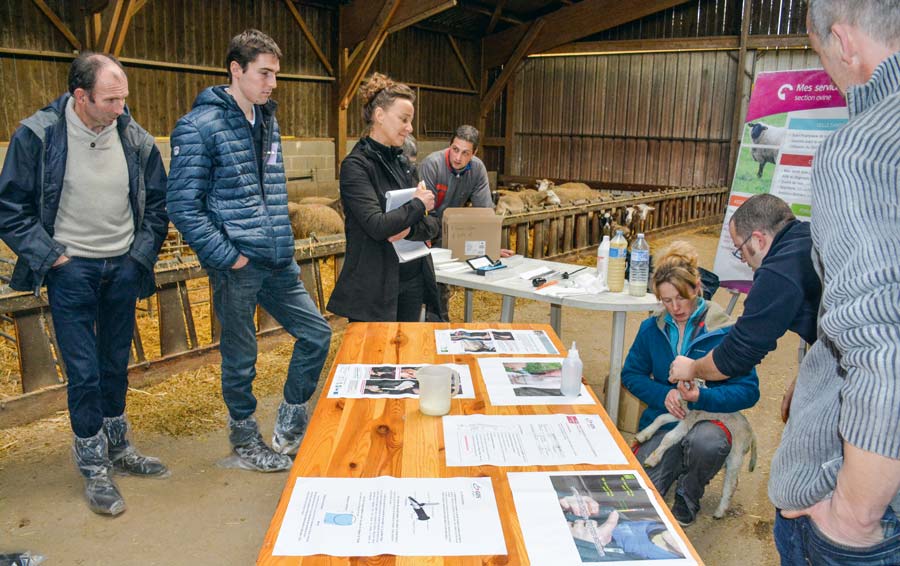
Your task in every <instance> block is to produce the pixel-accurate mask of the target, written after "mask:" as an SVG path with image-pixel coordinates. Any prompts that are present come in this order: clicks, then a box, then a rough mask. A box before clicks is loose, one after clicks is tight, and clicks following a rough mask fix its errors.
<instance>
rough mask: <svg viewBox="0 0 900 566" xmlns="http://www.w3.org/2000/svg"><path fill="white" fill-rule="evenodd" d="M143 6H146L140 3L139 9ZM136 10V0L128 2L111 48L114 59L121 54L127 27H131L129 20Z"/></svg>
mask: <svg viewBox="0 0 900 566" xmlns="http://www.w3.org/2000/svg"><path fill="white" fill-rule="evenodd" d="M144 4H146V2H144V3H142V4H141V7H144ZM137 10H138V8H137V2H136V0H128V2H127V6H126V9H125V16H124V17H123V18H122V25H120V26H119V31H118V33H116V42H115V47H113V51H112V54H113V55H115V56H116V57H118V56H119V54H120V53H121V52H122V47H123V46H124V45H125V36H126V35H127V34H128V27H129V26H130V25H131V19H132V18H134V15H135V14H136V13H137Z"/></svg>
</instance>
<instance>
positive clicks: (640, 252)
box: [628, 234, 650, 297]
mask: <svg viewBox="0 0 900 566" xmlns="http://www.w3.org/2000/svg"><path fill="white" fill-rule="evenodd" d="M649 279H650V244H648V243H647V240H645V239H644V235H643V234H638V237H637V240H635V241H634V243H633V244H631V270H630V272H629V273H628V294H629V295H631V296H632V297H643V296H644V295H646V294H647V281H648V280H649Z"/></svg>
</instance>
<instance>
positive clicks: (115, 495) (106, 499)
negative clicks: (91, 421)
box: [72, 430, 125, 516]
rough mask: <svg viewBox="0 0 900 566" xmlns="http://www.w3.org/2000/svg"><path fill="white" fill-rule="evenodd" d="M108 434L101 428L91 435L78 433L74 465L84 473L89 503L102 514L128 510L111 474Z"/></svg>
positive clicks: (92, 508) (86, 496)
mask: <svg viewBox="0 0 900 566" xmlns="http://www.w3.org/2000/svg"><path fill="white" fill-rule="evenodd" d="M107 448H108V443H107V440H106V434H105V433H104V432H103V431H102V430H101V431H100V432H98V433H97V434H95V435H94V436H91V437H89V438H79V437H78V436H76V437H75V444H74V446H73V448H72V453H73V455H74V456H75V465H76V466H77V467H78V471H79V472H81V475H82V476H84V497H85V499H86V500H87V503H88V507H90V508H91V511H93V512H94V513H99V514H101V515H113V516H115V515H118V514H120V513H122V512H123V511H125V500H124V499H122V494H121V493H120V492H119V488H118V487H116V484H115V483H114V482H113V480H112V477H111V476H110V468H111V467H112V465H111V464H110V462H109V456H108V454H107Z"/></svg>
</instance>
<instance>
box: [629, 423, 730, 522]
mask: <svg viewBox="0 0 900 566" xmlns="http://www.w3.org/2000/svg"><path fill="white" fill-rule="evenodd" d="M670 430H671V429H670ZM667 432H669V431H668V430H658V431H656V434H654V435H653V436H652V437H650V440H648V441H647V442H645V443H643V444H641V445H640V447H639V448H638V451H637V454H636V456H637V459H638V462H641V463H642V464H643V463H644V460H646V459H647V457H648V456H649V455H650V454H651V453H652V452H653V451H654V450H656V447H657V446H659V443H660V442H662V439H663V436H665V435H666V433H667ZM729 452H731V444H730V443H729V442H728V437H727V435H726V434H725V431H724V430H722V429H721V428H719V427H718V426H717V425H715V424H713V423H711V422H709V421H701V422H699V423H697V424H696V425H694V428H692V429H691V430H690V431H689V432H688V433H687V435H685V437H684V438H683V439H682V440H681V443H680V444H676V445H675V446H673V447H671V448H669V450H668V451H667V452H666V453H665V454H664V455H663V457H662V460H660V462H659V464H657V465H655V466H654V467H652V468H645V471H646V472H647V475H648V476H650V481H652V482H653V485H654V486H655V487H656V489H657V491H659V493H660V494H662V495H663V497H665V495H666V493H667V492H668V491H669V488H670V487H672V484H673V483H674V482H675V480H678V486H677V487H676V489H675V493H676V494H678V495H680V496H681V497H683V498H684V501H685V503H687V505H688V507H690V509H691V511H693V512H694V513H696V512H697V511H698V510H699V509H700V499H701V498H702V497H703V491H704V490H705V489H706V484H708V483H709V482H710V480H712V479H713V478H714V477H715V476H716V474H717V473H719V470H720V469H722V466H723V465H724V464H725V459H726V458H727V457H728V453H729Z"/></svg>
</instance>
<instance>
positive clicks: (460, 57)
mask: <svg viewBox="0 0 900 566" xmlns="http://www.w3.org/2000/svg"><path fill="white" fill-rule="evenodd" d="M447 41H449V42H450V47H451V49H453V53H455V54H456V58H457V59H458V60H459V64H460V65H462V70H463V73H465V74H466V80H467V81H469V85H470V86H471V87H472V89H473V90H477V89H478V84H477V83H476V82H475V77H473V76H472V70H471V69H469V65H468V64H466V60H465V59H464V58H463V55H462V51H460V50H459V45H457V43H456V40H455V39H453V36H452V35H450V34H449V33H448V34H447Z"/></svg>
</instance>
